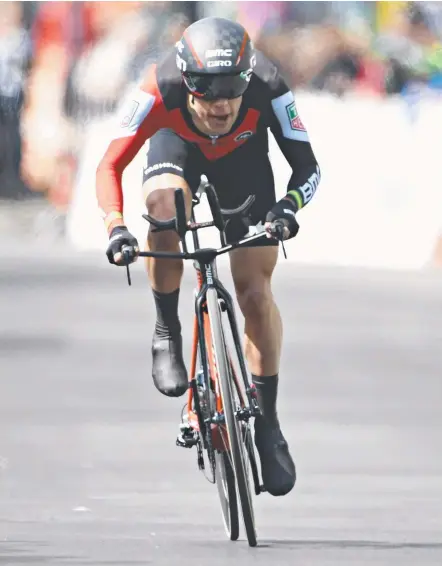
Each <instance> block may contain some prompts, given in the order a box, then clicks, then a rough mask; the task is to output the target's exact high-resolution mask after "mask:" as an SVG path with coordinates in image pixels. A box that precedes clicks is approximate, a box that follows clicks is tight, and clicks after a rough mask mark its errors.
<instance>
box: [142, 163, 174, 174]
mask: <svg viewBox="0 0 442 566" xmlns="http://www.w3.org/2000/svg"><path fill="white" fill-rule="evenodd" d="M158 169H176V170H177V171H182V170H183V168H182V167H180V166H179V165H175V163H169V162H167V163H156V164H155V165H151V166H150V167H148V168H147V169H146V168H144V174H145V175H148V174H149V173H152V172H153V171H158Z"/></svg>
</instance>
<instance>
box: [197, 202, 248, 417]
mask: <svg viewBox="0 0 442 566" xmlns="http://www.w3.org/2000/svg"><path fill="white" fill-rule="evenodd" d="M192 221H194V217H193V212H192ZM193 240H194V247H195V250H199V249H200V247H199V239H198V235H197V233H196V232H194V233H193ZM195 264H196V265H195ZM194 265H195V269H196V272H197V283H198V286H197V295H196V297H195V319H194V330H193V343H192V358H191V365H190V372H189V381H190V384H191V385H190V387H189V394H188V402H187V411H188V414H189V415H190V414H191V411H192V402H193V401H194V399H195V380H196V370H197V367H196V362H197V355H198V347H199V351H200V358H201V366H202V369H203V372H204V380H205V383H206V384H209V383H210V378H212V380H213V379H214V380H215V384H214V385H215V394H216V413H217V414H216V416H215V418H214V419H212V423H213V424H219V422H220V421H219V415H220V414H221V413H222V410H223V407H222V400H221V395H220V394H219V385H218V383H217V378H216V377H215V376H217V372H216V370H215V364H214V362H213V358H212V355H211V340H212V339H211V334H210V327H209V320H208V317H207V313H206V311H205V301H206V294H207V291H208V289H210V288H214V289H215V290H216V292H217V295H218V297H219V298H220V299H221V300H222V310H223V311H225V312H227V315H228V319H229V323H230V328H231V332H232V337H233V341H234V343H235V349H236V355H237V358H238V362H239V369H240V373H241V376H242V379H243V384H244V390H245V393H246V396H247V401H248V408H247V407H246V403H245V399H244V396H243V394H242V391H241V387H240V383H239V380H238V376H237V375H236V373H235V370H234V367H233V363H232V361H231V360H230V365H231V367H232V378H233V381H234V384H235V388H236V391H237V393H238V397H239V399H240V403H241V407H242V415H239V418H243V419H248V418H250V417H251V416H256V415H258V414H259V408H258V404H257V402H256V395H255V392H254V388H253V387H252V386H251V384H250V381H249V378H248V374H247V368H246V364H245V360H244V356H243V351H242V347H241V338H240V334H239V331H238V325H237V321H236V316H235V311H234V304H233V299H232V297H231V295H230V294H229V292H228V291H227V289H226V288H225V287H224V285H223V284H222V283H221V281H220V280H219V278H218V273H217V265H216V256H215V257H212V258H211V259H209V260H208V261H206V262H204V261H201V260H195V263H194ZM209 368H210V373H211V376H209V375H208V369H209Z"/></svg>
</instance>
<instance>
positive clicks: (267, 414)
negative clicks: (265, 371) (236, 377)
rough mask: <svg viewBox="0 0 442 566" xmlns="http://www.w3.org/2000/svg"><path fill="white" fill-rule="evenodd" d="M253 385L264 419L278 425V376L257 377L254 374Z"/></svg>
mask: <svg viewBox="0 0 442 566" xmlns="http://www.w3.org/2000/svg"><path fill="white" fill-rule="evenodd" d="M252 383H253V384H254V385H255V387H256V396H257V400H258V405H259V408H260V409H261V413H262V418H263V419H264V421H266V422H268V423H269V424H273V425H277V424H278V416H277V411H276V398H277V396H278V374H276V375H269V376H257V375H254V374H253V373H252Z"/></svg>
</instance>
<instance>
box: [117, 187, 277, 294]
mask: <svg viewBox="0 0 442 566" xmlns="http://www.w3.org/2000/svg"><path fill="white" fill-rule="evenodd" d="M205 192H206V194H207V201H208V204H209V208H210V212H211V215H212V220H211V221H206V222H193V221H187V217H186V206H185V199H184V191H183V189H181V188H178V189H175V209H176V215H175V216H174V217H173V218H170V219H169V220H158V219H157V218H153V217H152V216H150V215H149V214H143V215H142V217H143V218H144V219H145V220H147V221H148V222H149V223H150V224H152V226H154V230H152V231H153V232H163V231H167V230H174V231H175V232H177V234H178V235H179V237H180V240H181V244H182V247H183V251H182V252H139V253H138V255H139V256H140V257H155V258H163V259H185V260H189V259H191V260H198V261H201V262H203V263H210V262H211V261H213V260H214V259H215V258H216V257H217V256H219V255H221V254H224V253H227V252H229V251H231V250H234V249H236V248H240V247H243V246H245V245H247V244H248V243H249V242H252V241H255V240H260V239H263V238H267V237H268V234H267V232H265V231H262V232H259V233H258V234H254V235H252V236H246V237H245V238H243V239H242V240H239V241H238V242H234V243H232V244H227V243H226V238H225V228H226V224H227V222H228V221H229V220H230V219H231V218H233V217H235V216H242V217H243V218H246V215H247V213H248V212H249V210H250V208H251V206H252V204H253V203H254V202H255V198H256V197H255V195H249V196H248V197H247V199H246V200H245V201H244V202H243V203H242V204H241V205H240V206H238V207H237V208H232V209H225V208H221V206H220V204H219V200H218V196H217V194H216V192H215V188H214V186H213V185H212V184H210V183H207V184H206V185H205ZM193 202H194V203H196V204H198V203H199V202H200V201H199V198H198V197H194V200H193ZM212 226H214V227H215V228H217V229H218V230H219V232H220V236H221V247H220V248H199V249H196V250H195V251H193V252H188V251H187V245H186V240H185V236H186V233H187V232H188V231H196V230H199V229H201V228H208V227H212ZM283 230H284V227H283V224H281V225H279V224H278V223H275V236H276V239H278V240H280V241H282V234H283ZM124 248H125V246H123V248H122V250H121V251H122V253H123V257H125V258H127V256H126V254H127V251H125V249H124ZM284 255H285V257H287V256H286V254H285V249H284ZM125 263H126V270H127V278H128V283H129V285H131V279H130V272H129V262H128V261H127V260H126V262H125Z"/></svg>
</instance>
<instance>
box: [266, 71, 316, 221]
mask: <svg viewBox="0 0 442 566" xmlns="http://www.w3.org/2000/svg"><path fill="white" fill-rule="evenodd" d="M269 86H270V89H271V97H270V109H269V112H270V129H271V131H272V133H273V135H274V137H275V140H276V142H277V143H278V145H279V147H280V149H281V151H282V153H283V154H284V156H285V158H286V159H287V161H288V163H289V165H290V167H291V168H292V175H291V177H290V180H289V182H288V187H287V195H286V196H287V198H290V200H291V201H292V202H293V203H294V205H295V209H296V210H299V209H300V208H303V207H304V206H305V205H306V204H307V203H308V202H309V201H310V200H311V199H312V198H313V195H314V194H315V192H316V189H317V187H318V184H319V181H320V179H321V173H320V169H319V165H318V162H317V160H316V157H315V155H314V153H313V149H312V146H311V144H310V140H309V136H308V133H307V131H306V129H305V127H304V125H303V123H302V121H301V118H300V117H299V112H298V109H297V107H296V103H295V99H294V96H293V93H292V91H291V90H290V89H289V87H288V86H287V84H286V83H285V81H284V80H283V79H282V77H281V76H280V75H279V73H278V72H277V71H276V70H275V75H274V77H273V80H272V81H271V82H270V83H269Z"/></svg>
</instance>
